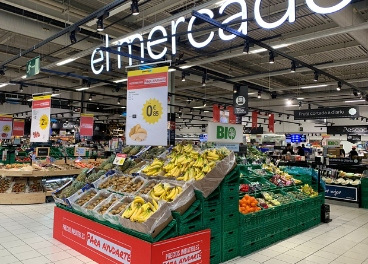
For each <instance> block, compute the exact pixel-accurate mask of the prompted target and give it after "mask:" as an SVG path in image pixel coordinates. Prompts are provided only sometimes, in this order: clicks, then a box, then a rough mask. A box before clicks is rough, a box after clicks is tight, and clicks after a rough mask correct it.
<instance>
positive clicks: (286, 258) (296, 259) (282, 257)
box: [275, 254, 303, 264]
mask: <svg viewBox="0 0 368 264" xmlns="http://www.w3.org/2000/svg"><path fill="white" fill-rule="evenodd" d="M275 259H278V260H281V261H284V262H286V263H290V264H294V263H297V262H299V261H300V260H302V259H303V258H301V257H294V256H290V255H286V254H282V255H279V256H277V257H275Z"/></svg>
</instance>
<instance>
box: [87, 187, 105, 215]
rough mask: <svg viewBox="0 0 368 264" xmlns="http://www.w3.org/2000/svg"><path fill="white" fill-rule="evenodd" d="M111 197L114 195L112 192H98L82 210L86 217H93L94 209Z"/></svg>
mask: <svg viewBox="0 0 368 264" xmlns="http://www.w3.org/2000/svg"><path fill="white" fill-rule="evenodd" d="M110 195H112V193H111V192H109V191H107V190H100V191H98V192H97V194H96V195H95V196H94V197H93V198H92V199H91V200H89V201H88V202H87V203H86V204H84V205H83V207H82V210H83V212H84V213H85V214H86V215H90V216H93V215H94V214H93V209H95V208H96V206H97V205H99V204H100V203H101V202H102V201H104V200H106V199H107V198H108V197H109V196H110Z"/></svg>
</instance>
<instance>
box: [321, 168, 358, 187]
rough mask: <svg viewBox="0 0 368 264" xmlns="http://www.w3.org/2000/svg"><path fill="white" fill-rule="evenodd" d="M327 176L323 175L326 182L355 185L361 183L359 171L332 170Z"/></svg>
mask: <svg viewBox="0 0 368 264" xmlns="http://www.w3.org/2000/svg"><path fill="white" fill-rule="evenodd" d="M332 172H335V173H332V174H330V175H329V176H323V177H322V180H324V181H325V182H326V183H327V184H339V185H354V186H357V185H359V184H360V183H361V178H362V177H363V175H362V174H360V173H347V172H344V171H334V170H332Z"/></svg>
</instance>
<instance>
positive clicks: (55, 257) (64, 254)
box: [45, 251, 72, 262]
mask: <svg viewBox="0 0 368 264" xmlns="http://www.w3.org/2000/svg"><path fill="white" fill-rule="evenodd" d="M45 257H46V258H48V259H49V260H50V261H52V262H55V261H59V260H63V259H67V258H71V257H72V255H70V254H69V253H67V252H65V251H61V252H58V253H53V254H50V255H45Z"/></svg>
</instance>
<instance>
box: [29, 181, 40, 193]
mask: <svg viewBox="0 0 368 264" xmlns="http://www.w3.org/2000/svg"><path fill="white" fill-rule="evenodd" d="M42 191H43V187H42V182H41V181H34V182H30V184H29V192H42Z"/></svg>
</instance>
